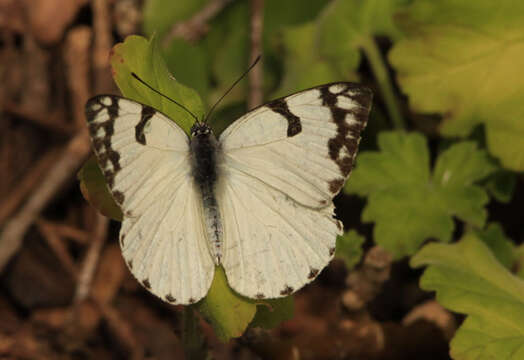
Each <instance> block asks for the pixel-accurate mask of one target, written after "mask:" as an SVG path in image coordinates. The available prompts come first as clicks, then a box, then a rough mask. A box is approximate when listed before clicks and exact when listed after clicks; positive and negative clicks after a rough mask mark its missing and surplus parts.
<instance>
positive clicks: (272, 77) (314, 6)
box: [205, 0, 328, 121]
mask: <svg viewBox="0 0 524 360" xmlns="http://www.w3.org/2000/svg"><path fill="white" fill-rule="evenodd" d="M327 3H328V1H327V0H317V1H313V2H309V3H308V4H307V6H304V2H303V1H302V0H286V1H281V0H266V1H265V2H264V14H266V16H265V17H264V27H263V29H262V31H263V32H262V54H263V59H262V64H263V65H257V66H264V88H266V89H272V88H274V87H275V82H276V72H277V70H276V69H277V68H278V67H279V63H280V61H281V60H282V58H283V56H282V49H281V47H280V46H279V44H280V42H279V41H278V39H279V38H280V37H281V32H282V31H283V30H284V29H286V28H288V27H291V26H297V25H299V24H304V23H307V22H310V21H312V20H313V19H315V17H316V16H317V15H318V13H319V11H320V10H321V9H322V7H324V6H325V4H327ZM249 14H250V8H249V2H246V1H237V2H234V3H233V4H231V5H230V6H228V7H227V8H226V9H224V11H223V12H222V13H221V14H219V15H218V16H217V17H216V18H215V19H214V20H213V22H212V24H211V26H210V27H211V29H212V31H211V32H210V33H209V34H208V36H207V38H206V39H205V41H206V43H207V45H208V53H209V54H212V56H214V59H213V61H212V67H213V69H212V72H213V78H214V80H215V81H216V87H215V89H214V91H213V92H212V95H211V99H210V101H209V102H210V103H213V102H214V101H215V100H216V99H218V98H219V97H220V96H222V95H223V94H224V92H225V90H226V89H228V88H229V86H231V84H232V83H233V82H234V81H235V80H237V79H238V77H239V76H240V75H241V74H242V72H243V71H244V70H245V69H246V68H247V67H248V66H249V64H248V61H249V60H248V59H249V57H248V54H249V44H250V41H251V40H250V38H249V34H250V27H249V26H250V25H249V17H250V15H249ZM269 14H270V15H269ZM324 82H325V81H324ZM292 90H293V92H295V91H297V90H298V89H297V88H294V89H292ZM246 94H247V80H243V81H241V82H240V83H239V84H238V85H237V86H236V87H235V88H234V89H233V91H232V92H231V93H230V94H229V95H228V96H227V97H226V98H225V99H224V100H223V102H222V104H221V105H222V106H227V105H231V104H233V103H238V102H242V101H244V100H245V99H246ZM288 94H289V93H286V94H284V95H288ZM232 120H233V119H231V120H230V121H232Z"/></svg>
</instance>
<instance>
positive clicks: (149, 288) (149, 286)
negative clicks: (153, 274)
mask: <svg viewBox="0 0 524 360" xmlns="http://www.w3.org/2000/svg"><path fill="white" fill-rule="evenodd" d="M142 285H144V287H145V288H146V289H147V290H151V283H150V282H149V279H144V280H143V281H142Z"/></svg>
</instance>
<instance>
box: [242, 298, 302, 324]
mask: <svg viewBox="0 0 524 360" xmlns="http://www.w3.org/2000/svg"><path fill="white" fill-rule="evenodd" d="M293 311H294V302H293V296H287V297H285V298H281V299H269V300H264V301H263V303H262V304H259V305H258V306H257V313H256V315H255V318H254V319H253V321H252V322H251V325H250V326H251V327H261V328H264V329H273V328H275V327H277V326H278V325H279V324H280V323H281V322H282V321H286V320H290V319H292V318H293Z"/></svg>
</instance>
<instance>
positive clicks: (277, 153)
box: [86, 83, 372, 304]
mask: <svg viewBox="0 0 524 360" xmlns="http://www.w3.org/2000/svg"><path fill="white" fill-rule="evenodd" d="M371 97H372V94H371V91H370V90H369V89H367V88H364V87H362V86H360V85H358V84H353V83H333V84H326V85H321V86H318V87H316V88H312V89H308V90H305V91H302V92H299V93H296V94H293V95H290V96H288V97H285V98H281V99H277V100H274V101H272V102H270V103H268V104H266V105H262V106H260V107H258V108H256V109H254V110H252V111H250V112H248V113H247V114H246V115H244V116H242V117H241V118H240V119H238V120H237V121H235V122H233V123H232V124H231V125H230V126H229V127H228V128H226V130H224V132H222V134H221V135H220V137H219V138H218V139H217V138H216V137H215V136H214V135H213V132H212V131H211V129H210V128H209V126H208V125H207V124H205V123H201V122H197V123H196V124H195V125H194V126H193V128H192V129H191V137H188V136H187V135H186V134H185V133H184V131H183V130H182V129H181V128H180V127H178V126H177V125H176V124H175V123H174V122H173V121H172V120H170V119H169V118H167V117H166V116H165V115H163V114H162V113H160V112H158V111H157V110H154V109H153V108H151V107H149V106H147V105H143V104H140V103H137V102H135V101H132V100H129V99H125V98H122V97H118V96H112V95H100V96H97V97H94V98H92V99H91V100H89V101H88V103H87V105H86V115H87V119H88V122H89V130H90V134H91V138H92V142H93V148H94V151H95V154H96V156H97V158H98V160H99V164H100V167H101V169H102V170H103V172H104V175H105V177H106V180H107V183H108V187H109V189H110V190H111V193H112V195H113V198H114V199H115V201H116V202H117V204H118V205H119V206H120V207H121V209H122V212H123V214H124V219H123V222H122V227H121V230H120V246H121V248H122V253H123V257H124V259H125V260H126V263H127V265H128V267H129V269H130V270H131V272H132V273H133V275H134V276H135V277H136V278H137V279H138V280H139V281H140V282H141V283H142V285H143V286H144V287H146V288H147V289H148V290H149V291H150V292H152V293H153V294H155V295H156V296H158V297H160V298H162V299H163V300H164V301H167V302H169V303H172V304H190V303H194V302H196V301H198V300H199V299H201V298H202V297H204V296H205V295H206V293H207V291H208V290H209V287H210V286H211V282H212V280H213V276H214V271H215V266H216V265H221V266H222V267H223V268H224V270H225V273H226V276H227V280H228V283H229V285H230V286H231V287H232V288H233V290H235V291H236V292H238V293H240V294H242V295H244V296H246V297H250V298H257V299H262V298H277V297H282V296H287V295H289V294H292V293H293V292H295V291H297V290H298V289H300V288H301V287H303V286H304V285H305V284H307V283H309V282H311V281H312V280H313V279H315V278H316V276H318V274H319V273H320V271H321V270H322V269H323V268H324V267H325V266H326V265H327V264H328V263H329V261H330V260H331V259H332V258H333V256H334V253H335V244H336V237H337V235H339V234H341V233H342V230H343V229H342V224H341V222H340V221H339V220H337V219H336V218H334V205H333V202H332V198H333V196H335V195H336V194H337V193H338V192H339V191H340V189H341V188H342V186H343V185H344V182H345V180H346V179H347V178H348V176H349V173H350V171H351V168H352V166H353V164H354V159H355V154H356V150H357V147H358V142H359V140H360V133H361V131H362V130H363V129H364V127H365V125H366V122H367V116H368V113H369V110H370V106H371Z"/></svg>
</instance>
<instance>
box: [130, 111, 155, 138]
mask: <svg viewBox="0 0 524 360" xmlns="http://www.w3.org/2000/svg"><path fill="white" fill-rule="evenodd" d="M156 112H157V111H156V110H155V109H153V108H152V107H151V106H149V105H142V113H141V116H140V121H139V122H138V124H136V126H135V139H136V141H137V142H138V143H140V144H142V145H146V135H145V134H144V128H145V127H146V125H147V122H148V121H149V119H151V118H152V117H153V116H154V115H155V114H156Z"/></svg>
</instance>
